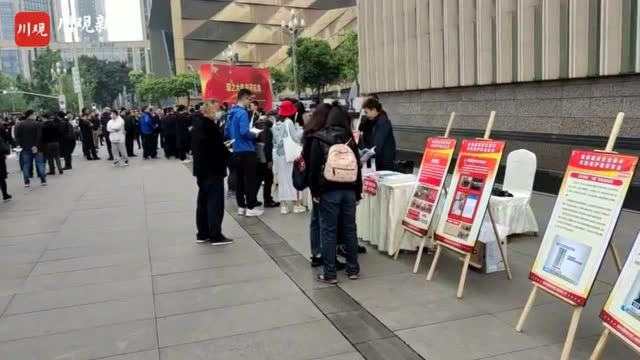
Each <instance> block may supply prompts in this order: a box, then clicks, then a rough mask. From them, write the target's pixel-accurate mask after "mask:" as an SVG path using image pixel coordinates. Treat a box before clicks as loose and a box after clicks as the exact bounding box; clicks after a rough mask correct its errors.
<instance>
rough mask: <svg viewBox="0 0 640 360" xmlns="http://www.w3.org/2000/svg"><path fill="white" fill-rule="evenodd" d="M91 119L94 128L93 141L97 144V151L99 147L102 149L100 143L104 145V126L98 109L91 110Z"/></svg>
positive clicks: (92, 128)
mask: <svg viewBox="0 0 640 360" xmlns="http://www.w3.org/2000/svg"><path fill="white" fill-rule="evenodd" d="M89 121H90V122H91V130H93V143H94V144H95V146H96V151H98V149H100V145H102V138H101V134H102V128H101V127H100V117H99V116H98V111H92V112H91V115H89Z"/></svg>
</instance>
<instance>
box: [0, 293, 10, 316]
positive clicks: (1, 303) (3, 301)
mask: <svg viewBox="0 0 640 360" xmlns="http://www.w3.org/2000/svg"><path fill="white" fill-rule="evenodd" d="M11 299H13V295H9V296H0V315H2V314H3V313H4V312H5V311H6V309H7V306H8V305H9V303H10V302H11Z"/></svg>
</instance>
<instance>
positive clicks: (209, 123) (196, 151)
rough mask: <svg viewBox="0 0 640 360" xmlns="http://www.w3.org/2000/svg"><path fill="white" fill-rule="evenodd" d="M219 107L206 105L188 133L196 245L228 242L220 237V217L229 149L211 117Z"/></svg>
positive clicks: (211, 104)
mask: <svg viewBox="0 0 640 360" xmlns="http://www.w3.org/2000/svg"><path fill="white" fill-rule="evenodd" d="M218 108H219V105H218V102H217V101H215V100H211V101H208V102H206V103H205V104H204V105H203V107H202V113H199V114H196V115H195V118H194V122H193V128H192V130H191V136H192V145H193V176H195V177H196V178H197V181H198V204H197V210H196V225H197V227H198V233H197V235H196V242H198V243H201V244H202V243H211V245H227V244H231V243H233V240H232V239H229V238H227V237H226V236H224V235H223V234H222V219H223V218H224V178H225V177H226V176H227V160H228V158H229V155H230V154H229V149H228V148H227V146H226V145H225V144H224V138H223V136H222V131H221V129H220V127H219V126H218V124H216V122H215V120H214V117H215V113H216V111H217V110H218Z"/></svg>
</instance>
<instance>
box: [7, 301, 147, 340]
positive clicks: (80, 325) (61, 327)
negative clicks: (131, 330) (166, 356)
mask: <svg viewBox="0 0 640 360" xmlns="http://www.w3.org/2000/svg"><path fill="white" fill-rule="evenodd" d="M153 317H154V314H153V298H152V297H150V296H145V297H138V298H132V299H124V300H115V301H109V302H103V303H97V304H89V305H79V306H72V307H66V308H62V309H53V310H44V311H38V312H32V313H27V314H19V315H11V316H5V317H2V318H0V341H7V340H17V339H22V338H27V337H35V336H42V335H48V334H54V333H59V332H65V331H70V330H78V329H85V328H92V327H96V326H102V325H109V324H115V323H119V322H125V321H133V320H144V319H150V318H153Z"/></svg>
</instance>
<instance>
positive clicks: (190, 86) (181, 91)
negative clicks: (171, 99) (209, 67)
mask: <svg viewBox="0 0 640 360" xmlns="http://www.w3.org/2000/svg"><path fill="white" fill-rule="evenodd" d="M199 79H200V78H199V76H198V75H197V74H195V73H183V74H178V76H175V77H173V78H172V79H171V80H170V82H169V87H170V89H169V93H170V94H171V96H175V97H176V98H179V97H185V96H186V97H187V104H188V103H189V102H190V101H191V93H192V92H193V91H196V90H197V88H196V86H197V84H198V81H199Z"/></svg>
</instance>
